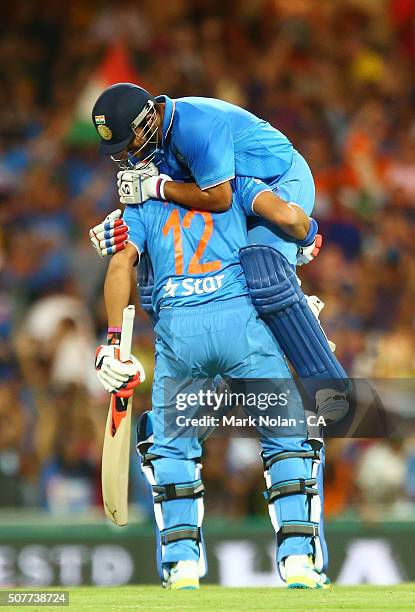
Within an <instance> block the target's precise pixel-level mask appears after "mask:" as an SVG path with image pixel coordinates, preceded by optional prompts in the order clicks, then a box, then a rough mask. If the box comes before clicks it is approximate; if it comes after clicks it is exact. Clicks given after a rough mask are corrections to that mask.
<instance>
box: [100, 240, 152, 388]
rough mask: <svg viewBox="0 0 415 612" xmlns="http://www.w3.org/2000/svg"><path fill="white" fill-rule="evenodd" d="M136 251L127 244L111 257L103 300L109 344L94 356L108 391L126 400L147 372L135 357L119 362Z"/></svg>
mask: <svg viewBox="0 0 415 612" xmlns="http://www.w3.org/2000/svg"><path fill="white" fill-rule="evenodd" d="M137 256H138V253H137V249H136V247H135V246H133V245H132V244H131V243H127V244H126V245H125V247H124V249H123V250H122V251H119V252H118V253H116V254H115V255H114V257H112V259H111V261H110V264H109V266H108V270H107V275H106V277H105V285H104V298H105V306H106V310H107V317H108V335H107V345H100V346H99V347H98V348H97V350H96V354H95V369H96V372H97V376H98V379H99V380H100V382H101V384H102V385H103V387H104V389H106V391H109V392H110V393H119V392H122V393H123V394H124V395H123V397H127V396H128V394H132V392H133V389H134V388H135V387H136V386H137V385H138V384H140V382H143V381H144V378H145V375H144V369H143V366H142V365H141V363H140V362H139V361H138V360H137V359H136V358H135V357H134V356H133V355H130V358H129V360H128V361H126V362H122V361H120V359H119V354H118V348H119V344H120V338H121V326H122V313H123V310H124V308H125V307H126V306H127V304H128V302H129V299H130V294H131V285H132V270H133V267H134V265H135V263H136V261H137Z"/></svg>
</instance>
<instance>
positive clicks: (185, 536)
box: [160, 525, 201, 546]
mask: <svg viewBox="0 0 415 612" xmlns="http://www.w3.org/2000/svg"><path fill="white" fill-rule="evenodd" d="M160 538H161V543H162V545H163V546H165V545H166V544H171V543H172V542H178V541H179V540H194V541H195V542H200V541H201V535H200V527H194V526H193V525H177V526H176V527H170V528H169V529H163V531H161V532H160Z"/></svg>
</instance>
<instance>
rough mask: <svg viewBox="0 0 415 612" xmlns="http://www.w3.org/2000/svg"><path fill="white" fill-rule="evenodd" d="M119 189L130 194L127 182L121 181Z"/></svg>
mask: <svg viewBox="0 0 415 612" xmlns="http://www.w3.org/2000/svg"><path fill="white" fill-rule="evenodd" d="M121 189H122V192H123V193H125V195H130V193H131V191H130V185H129V184H128V183H123V184H122V185H121Z"/></svg>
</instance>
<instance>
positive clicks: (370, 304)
mask: <svg viewBox="0 0 415 612" xmlns="http://www.w3.org/2000/svg"><path fill="white" fill-rule="evenodd" d="M0 30H1V44H0V63H1V66H2V71H1V76H0V82H1V88H0V100H1V104H0V135H1V139H0V220H1V229H0V510H1V511H0V584H8V583H13V582H18V581H20V582H22V583H25V582H28V583H30V581H32V583H36V579H35V578H34V577H33V576H38V577H39V576H41V575H42V576H43V579H41V578H38V579H37V583H42V580H43V582H44V583H47V580H46V578H45V574H41V573H40V574H39V573H37V574H36V572H35V573H34V574H33V572H34V571H35V570H33V571H32V574H30V571H29V569H27V568H28V567H29V565H30V563H29V562H28V561H27V558H26V557H27V554H29V553H28V552H27V549H28V547H29V549H30V550H31V551H32V553H33V546H38V548H37V549H36V550H37V551H38V553H39V554H38V555H37V556H36V554H35V556H34V557H33V558H36V563H35V562H34V561H33V559H32V557H30V555H29V557H30V559H32V561H33V563H35V565H36V564H37V565H36V567H37V568H38V569H39V563H40V565H42V564H41V560H42V558H43V557H44V555H46V554H48V555H49V560H50V559H51V554H52V553H51V552H50V550H49V549H47V547H46V548H45V550H43V549H42V550H43V552H42V550H41V549H39V546H40V547H42V542H43V540H42V538H46V539H47V537H48V535H47V533H48V529H49V528H50V529H52V527H53V529H54V531H53V534H54V535H53V537H52V536H50V531H49V538H50V537H52V539H54V538H55V540H54V546H55V548H54V549H53V550H54V551H55V552H54V553H53V554H55V557H56V555H57V553H56V550H57V548H56V547H57V546H58V545H59V543H62V542H64V541H66V540H65V538H66V537H70V533H71V529H72V530H74V533H75V534H76V533H78V536H79V537H78V536H76V535H74V536H73V538H74V539H75V540H76V537H78V539H79V541H80V542H81V541H83V540H85V538H87V537H88V535H91V534H92V533H93V529H98V530H100V529H101V531H100V532H99V533H100V534H101V535H102V545H104V543H105V542H107V543H109V542H111V541H112V540H114V539H117V538H119V537H121V536H119V534H118V533H116V532H114V530H111V529H109V528H107V527H102V526H101V525H100V524H99V523H100V522H101V520H102V511H101V506H100V504H101V500H100V483H99V467H100V454H101V444H102V435H103V426H104V422H105V414H106V410H107V401H108V399H107V397H106V395H105V393H103V392H102V389H101V388H100V386H99V384H98V381H97V380H96V377H95V373H94V371H93V354H94V349H95V346H96V345H97V344H98V343H99V342H101V341H102V340H103V338H104V336H105V330H106V327H105V309H104V305H103V300H102V281H103V277H104V274H105V268H106V262H105V261H101V260H98V258H97V257H96V256H95V254H94V252H93V250H92V249H91V247H90V244H89V240H88V229H89V228H90V227H91V226H93V225H94V224H96V223H97V222H98V221H100V220H101V219H102V217H103V216H104V215H105V214H107V213H108V212H109V211H110V210H112V209H114V208H116V207H117V198H116V191H115V189H114V177H115V169H114V168H113V167H112V166H111V164H110V162H108V161H106V160H102V159H99V158H98V155H97V151H96V141H97V138H96V134H95V132H94V131H93V129H91V126H90V125H89V113H90V109H91V106H92V103H93V101H94V99H95V97H96V95H97V94H98V93H99V91H101V90H102V89H103V88H104V87H105V86H107V85H109V84H110V83H112V82H115V81H134V82H136V83H138V84H141V85H143V86H145V87H147V88H148V89H149V90H150V91H151V92H152V93H167V94H169V95H170V96H172V97H179V96H184V95H202V96H213V97H220V98H224V99H226V100H229V101H231V102H235V103H237V104H240V105H242V106H245V107H247V108H248V109H250V110H252V111H253V112H255V113H257V114H258V115H260V116H261V117H263V118H265V119H267V120H269V121H270V122H271V123H272V124H274V125H275V126H277V127H278V128H279V129H281V130H282V131H283V132H284V133H285V134H287V136H288V137H289V138H290V139H291V141H292V142H293V143H294V146H296V147H297V148H298V149H299V150H300V151H301V153H303V154H304V156H305V157H306V159H307V160H308V162H309V164H310V166H311V168H312V171H313V173H314V177H315V180H316V185H317V200H316V208H315V214H316V216H317V218H318V221H319V223H320V227H321V230H322V233H323V235H324V239H325V244H324V248H323V250H322V252H321V254H320V255H319V257H318V260H316V261H315V262H313V263H312V264H311V265H310V266H308V267H307V269H302V270H301V278H302V280H303V283H304V287H305V289H306V292H308V293H315V294H317V295H318V296H319V297H320V298H321V299H322V300H323V301H324V302H325V303H326V307H325V309H324V311H323V313H322V321H323V323H324V327H325V329H326V331H327V333H328V335H329V337H330V338H331V339H333V340H334V341H335V342H336V344H337V355H338V357H339V359H340V360H341V362H342V363H343V364H344V366H345V367H346V369H347V370H348V372H349V373H350V375H351V376H355V377H377V378H391V379H392V378H412V377H413V376H414V371H415V351H414V344H415V335H414V295H415V257H414V246H415V245H414V238H413V233H414V228H415V205H414V203H415V148H414V139H415V112H414V110H415V109H414V105H415V81H414V76H413V75H414V72H413V63H414V59H415V0H336V1H335V2H334V1H333V0H318V1H317V0H229V1H225V2H224V1H223V0H221V1H217V0H198V1H197V2H196V1H191V0H170V1H169V2H160V1H159V2H157V1H154V0H150V1H148V0H142V1H140V2H126V1H123V2H117V3H116V2H112V1H101V2H98V1H95V2H93V1H89V2H86V1H81V0H72V1H71V2H63V3H60V2H53V1H49V0H42V1H34V0H21V1H20V2H18V3H14V4H13V3H9V4H8V5H7V6H5V7H3V10H2V21H1V25H0ZM189 136H190V135H189ZM152 343H153V339H152V330H151V327H150V326H149V323H148V321H147V320H146V318H145V316H144V315H142V314H139V315H138V317H137V324H136V340H135V351H136V354H137V355H138V356H139V357H140V359H142V361H143V362H144V363H145V364H146V366H147V371H148V372H151V367H152V359H153V351H152ZM150 379H151V376H150V375H149V376H148V380H147V383H146V384H145V389H144V390H142V391H140V392H139V393H137V394H136V397H135V411H136V414H139V412H141V411H143V410H145V409H148V408H149V407H150V384H151V380H150ZM393 408H394V409H395V410H398V411H399V408H400V406H399V402H397V404H396V405H395V406H393ZM414 433H415V432H413V431H411V429H408V431H407V436H406V438H405V439H403V438H402V439H399V438H398V439H394V440H360V439H356V440H331V441H329V443H328V446H327V470H326V500H325V507H326V517H327V522H328V530H329V534H330V533H331V530H333V533H334V534H335V536H333V537H335V538H337V540H336V542H338V544H336V546H334V544H333V546H332V549H334V555H335V557H336V555H340V554H341V556H342V558H343V557H345V556H347V555H349V556H350V555H352V552H353V546H355V549H354V550H356V546H359V542H360V544H361V543H362V542H363V541H364V540H362V539H360V540H356V539H355V540H353V537H355V536H356V537H357V535H358V534H360V536H362V534H363V536H364V538H367V537H370V538H371V539H370V542H369V540H367V542H368V544H367V546H366V548H365V550H369V549H370V546H372V549H371V550H372V553H371V554H372V558H373V559H374V558H376V556H379V555H380V556H382V554H383V555H384V556H385V558H386V557H388V559H389V566H388V570H387V571H386V572H385V573H384V574H385V575H384V577H383V580H385V581H387V580H389V581H395V582H396V581H399V580H401V579H405V577H411V576H412V578H413V572H414V570H413V568H412V570H411V571H412V574H410V571H409V570H408V568H407V567H406V568H405V569H404V570H402V571H400V570H398V569H396V568H397V567H398V566H399V564H400V563H401V564H402V563H403V564H404V565H405V563H404V562H403V561H402V558H401V559H400V560H398V561H397V562H396V563H395V562H394V561H393V560H394V559H395V557H396V555H397V556H398V557H399V555H400V553H401V552H402V550H403V548H404V546H405V545H406V546H408V545H409V546H410V545H411V543H413V542H414V540H415V525H414V524H413V520H414V516H415V514H414V511H415V438H414V437H411V435H414ZM203 477H204V481H205V483H206V488H207V496H206V509H207V516H208V520H207V526H208V528H209V525H211V529H213V531H215V529H216V530H218V529H219V532H220V524H222V525H223V530H222V532H221V533H222V539H223V537H224V534H226V532H227V529H228V527H227V526H229V525H233V527H234V528H235V529H239V532H238V533H239V536H240V537H239V539H238V542H239V545H240V546H242V544H243V541H244V537H246V538H248V535H249V534H250V535H249V538H250V540H249V541H250V542H251V544H252V543H257V542H260V540H261V538H263V539H264V542H265V543H264V546H265V548H264V550H266V547H267V546H268V545H269V544H270V543H271V542H272V537H271V527H270V525H268V523H267V518H266V516H265V513H266V508H265V504H264V503H263V500H262V496H261V491H262V489H263V480H262V473H261V465H260V460H259V457H258V454H257V448H256V443H255V442H254V441H253V440H237V439H230V440H225V439H218V440H215V439H213V440H211V441H210V442H208V444H207V449H206V461H205V465H204V474H203ZM131 489H132V490H131V499H132V500H133V510H132V512H133V517H134V521H137V523H140V524H141V523H142V526H141V525H140V526H139V527H137V531H134V529H135V528H134V527H132V531H128V530H127V532H124V536H123V538H124V540H125V541H126V540H127V539H128V538H127V537H126V535H125V534H126V533H127V534H128V533H129V534H131V541H130V545H131V546H132V548H133V549H134V541H135V540H134V538H138V539H137V540H136V541H137V542H139V541H141V540H139V538H140V537H151V527H149V526H147V522H146V521H148V520H149V516H150V514H149V513H150V505H149V503H148V497H146V495H145V491H144V487H143V483H142V481H141V480H140V477H139V476H138V474H137V469H136V463H135V459H133V462H132V478H131ZM215 516H216V517H220V520H221V521H222V522H221V523H218V522H217V523H215V520H214V517H215ZM45 521H46V523H45ZM212 521H213V522H212ZM224 521H225V522H224ZM385 521H389V522H388V523H387V524H385ZM45 524H46V525H47V526H48V529H45V527H44V525H45ZM85 524H87V525H89V527H88V531H87V532H84V531H82V526H85ZM248 524H249V525H250V527H249V528H247V527H246V525H248ZM42 525H43V527H42ZM212 525H213V526H212ZM218 525H219V527H218ZM265 525H266V526H265ZM339 526H340V527H339ZM400 526H401V527H402V530H403V532H402V533H403V534H404V535H403V536H402V535H401V537H400V538H399V537H398V538H396V537H395V536H394V537H393V538H392V539H390V540H388V537H389V536H388V535H387V534H390V533H392V532H393V533H395V531H396V530H398V531H399V528H400ZM42 529H43V531H42ZM77 529H78V531H77ZM140 529H141V530H143V531H140ZM338 529H340V531H338ZM79 530H80V531H79ZM102 530H103V531H102ZM257 530H259V531H257ZM219 532H218V533H219ZM259 532H260V533H261V535H260V536H258V533H259ZM140 534H142V535H140ZM143 534H144V535H143ZM149 534H150V535H149ZM255 534H257V535H255ZM264 534H265V535H264ZM356 534H357V535H356ZM368 534H369V535H368ZM373 534H375V535H373ZM55 536H56V537H55ZM360 536H359V537H360ZM97 537H98V536H97ZM99 537H101V536H99ZM99 537H98V540H99ZM235 537H236V536H235ZM383 537H385V538H386V540H385V539H382V538H383ZM13 538H14V539H13ZM249 538H248V539H249ZM345 539H346V540H347V542H348V544H347V546H348V547H349V548H347V547H346V545H345ZM117 541H118V540H117ZM334 541H335V540H333V542H334ZM392 541H394V542H395V543H396V541H400V542H401V544H400V545H399V546H400V549H399V551H396V550H395V551H394V550H393V544H392ZM247 542H248V540H246V542H245V544H247ZM222 544H223V542H222ZM247 545H248V544H247ZM25 546H26V549H25V550H26V553H24V550H23V549H24V547H25ZM382 546H383V547H384V548H382ZM391 546H392V548H390V547H391ZM30 547H32V548H30ZM376 547H377V548H376ZM379 547H380V548H379ZM388 547H389V548H388ZM39 550H40V552H39ZM59 550H60V549H59ZM65 550H66V549H65ZM235 550H236V549H234V553H235ZM358 550H359V551H360V553H361V552H362V548H361V547H360V548H359V549H358ZM382 550H383V552H382ZM22 551H23V553H22ZM45 551H46V552H45ZM148 551H149V552H148V555H149V556H150V557H151V554H152V553H151V547H150V544H148ZM241 551H242V549H241V548H240V549H239V552H240V557H239V558H240V559H242V557H243V554H242V552H241ZM339 551H340V552H339ZM347 551H348V552H347ZM350 551H352V552H350ZM373 551H374V552H373ZM388 551H389V552H388ZM228 552H229V551H228ZM245 552H246V550H245ZM25 554H26V557H25V556H24V555H25ZM33 554H34V553H33ZM79 554H81V553H79ZM91 554H92V553H91ZM112 554H115V553H114V551H113V553H112ZM212 554H213V553H212ZM255 554H257V553H254V552H252V550H251V553H249V551H248V553H246V555H247V556H246V555H245V557H244V558H250V555H251V557H252V555H254V556H255ZM258 554H259V553H258ZM19 555H20V556H19ZM39 555H40V556H39ZM42 555H43V557H42ZM259 556H260V555H259ZM265 556H266V555H265ZM403 556H405V555H403ZM22 557H23V561H22ZM78 557H79V555H78ZM268 557H269V555H268ZM59 558H60V557H59ZM65 558H66V557H65ZM69 558H70V557H68V559H69ZM237 558H238V555H237ZM24 559H26V566H25V565H24ZM39 559H40V561H39ZM336 559H337V561H336V563H337V566H339V567H340V564H341V559H340V558H339V557H338V556H337V557H336ZM395 560H396V559H395ZM50 562H51V563H52V561H50ZM53 562H54V563H57V561H56V558H55V561H53ZM261 563H262V569H264V567H267V563H268V565H269V563H270V561H269V559H268V561H267V562H259V567H261ZM264 563H265V565H264ZM13 564H14V565H13ZM16 564H17V565H18V566H19V568H20V569H19V568H18V569H16V572H17V573H15V574H13V572H12V573H10V571H11V570H10V567H11V566H12V565H13V567H14V566H16V567H17V565H16ZM22 564H23V565H22ZM147 565H149V563H147ZM254 565H255V564H254ZM337 566H336V567H337ZM22 567H24V568H26V569H22ZM30 567H32V566H31V565H30ZM149 567H150V565H149ZM339 567H337V569H336V573H338V571H339ZM5 568H8V569H7V571H6V569H5ZM251 569H252V568H251ZM257 569H258V568H257ZM91 571H92V570H91ZM148 571H150V572H152V573H153V574H154V569H153V566H151V570H148ZM258 571H259V570H258ZM137 572H138V573H137V575H138V578H137V580H139V579H140V575H141V572H140V571H139V570H137ZM146 572H147V570H145V571H144V575H145V576H146V577H148V572H147V573H146ZM240 572H241V575H243V569H242V567H241V568H240ZM394 572H395V574H394ZM408 572H409V574H410V575H409V574H408ZM153 574H152V575H153ZM13 576H14V577H13ZM16 576H20V577H16ZM30 576H32V577H31V578H30ZM215 576H216V578H217V577H218V573H217V572H216V574H215V571H214V578H215ZM59 579H60V578H59V577H56V576H55V577H51V578H50V580H51V581H52V580H54V581H55V582H56V581H57V580H59ZM88 579H91V580H92V579H93V578H91V577H89V578H85V580H88ZM148 579H151V577H150V578H148ZM257 579H258V580H260V578H258V576H257V578H255V580H257ZM358 579H360V578H356V580H358ZM361 579H362V580H363V579H364V578H361ZM367 579H370V578H367ZM66 580H67V581H68V580H69V583H70V580H74V578H73V577H72V578H71V577H70V576H69V578H68V577H67V578H66ZM264 580H265V579H264ZM62 581H63V583H65V579H63V578H62ZM346 581H347V580H346ZM248 582H249V581H248ZM49 583H50V582H49ZM67 583H68V582H67Z"/></svg>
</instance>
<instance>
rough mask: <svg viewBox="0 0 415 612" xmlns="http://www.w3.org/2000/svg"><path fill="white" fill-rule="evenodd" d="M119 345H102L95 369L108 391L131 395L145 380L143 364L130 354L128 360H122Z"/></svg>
mask: <svg viewBox="0 0 415 612" xmlns="http://www.w3.org/2000/svg"><path fill="white" fill-rule="evenodd" d="M118 349H119V347H118V346H117V345H109V346H106V345H101V346H99V347H98V348H97V350H96V353H95V370H96V373H97V376H98V379H99V381H100V382H101V384H102V386H103V387H104V389H105V390H106V391H108V392H109V393H114V394H116V395H118V394H119V395H121V396H122V397H129V396H131V395H132V394H133V390H134V389H135V387H137V386H138V385H139V384H141V383H142V382H144V380H145V373H144V368H143V366H142V364H141V363H140V362H139V361H138V359H136V358H135V357H134V355H130V358H129V360H128V361H120V360H119V358H118Z"/></svg>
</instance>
